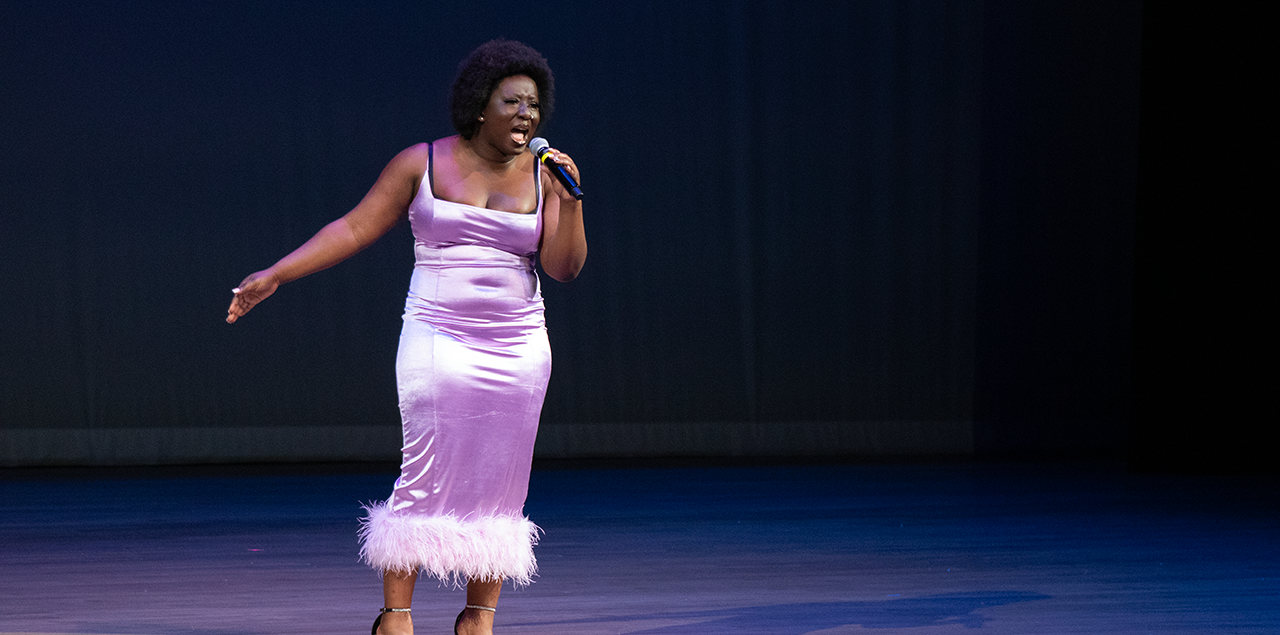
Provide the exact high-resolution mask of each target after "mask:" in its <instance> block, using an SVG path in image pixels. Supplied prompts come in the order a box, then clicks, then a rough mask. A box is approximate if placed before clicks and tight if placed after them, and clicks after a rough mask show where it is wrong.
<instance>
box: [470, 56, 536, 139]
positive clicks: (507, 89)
mask: <svg viewBox="0 0 1280 635" xmlns="http://www.w3.org/2000/svg"><path fill="white" fill-rule="evenodd" d="M481 116H482V117H483V118H484V120H483V121H482V122H481V123H480V136H481V137H482V138H483V139H484V140H485V141H486V142H488V143H490V144H493V145H494V146H495V147H497V148H498V149H501V150H503V151H504V153H505V154H518V153H520V152H523V151H524V148H525V146H527V145H528V144H529V140H530V139H533V135H534V132H535V131H536V130H537V129H538V117H539V112H538V85H537V84H536V83H534V81H533V80H532V79H530V78H529V77H528V76H527V75H512V76H511V77H508V78H506V79H504V80H502V81H501V82H499V83H498V87H497V88H495V89H494V90H493V94H492V95H489V103H488V104H487V105H486V106H485V107H484V112H483V113H481Z"/></svg>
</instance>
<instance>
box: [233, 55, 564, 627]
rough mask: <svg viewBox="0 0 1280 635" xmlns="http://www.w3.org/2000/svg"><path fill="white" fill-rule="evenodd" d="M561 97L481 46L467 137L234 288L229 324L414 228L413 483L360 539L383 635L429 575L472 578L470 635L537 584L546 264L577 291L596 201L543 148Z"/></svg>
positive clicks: (409, 418) (466, 93) (425, 147)
mask: <svg viewBox="0 0 1280 635" xmlns="http://www.w3.org/2000/svg"><path fill="white" fill-rule="evenodd" d="M554 91H555V87H554V79H553V77H552V74H551V69H550V68H549V67H548V66H547V62H546V60H545V59H544V58H543V57H542V56H541V55H540V54H538V52H537V51H534V50H533V49H531V48H529V47H527V46H525V45H523V44H520V43H518V42H510V41H503V40H495V41H493V42H489V43H487V44H485V45H483V46H481V47H480V48H478V49H476V50H475V51H473V52H472V53H471V55H469V56H468V57H467V59H465V60H463V62H462V64H460V65H459V68H458V77H457V79H455V80H454V84H453V90H452V93H451V95H450V102H451V106H452V117H453V125H454V128H456V129H457V131H458V134H457V135H455V136H452V137H448V138H444V139H440V140H437V141H435V142H433V143H429V144H425V143H424V144H418V145H415V146H413V147H410V148H408V149H406V150H404V151H403V152H401V153H400V154H398V155H396V157H395V158H394V159H392V160H391V162H390V163H389V164H387V167H386V168H385V169H384V170H383V171H382V174H381V175H380V176H379V177H378V180H377V182H376V183H374V185H373V187H372V188H371V189H370V190H369V193H368V194H367V195H365V197H364V200H362V201H360V204H359V205H357V206H356V207H355V209H352V210H351V211H350V212H348V213H347V214H346V215H345V216H343V217H342V218H340V219H338V220H336V221H334V222H332V223H330V224H328V225H326V226H325V227H324V228H323V229H321V230H320V232H319V233H317V234H316V235H315V236H314V237H312V238H311V239H310V240H309V241H307V242H306V244H304V245H302V247H299V248H298V249H297V250H295V251H294V252H293V253H291V254H289V255H288V256H286V257H285V258H283V259H282V260H280V261H279V262H277V263H276V264H274V265H272V266H271V267H270V268H268V269H266V270H264V271H259V272H257V273H254V274H252V275H250V276H249V277H247V278H245V279H244V281H243V282H241V283H240V286H239V288H237V289H235V290H234V293H235V297H234V298H233V299H232V302H231V307H230V309H229V310H228V315H227V321H228V322H235V321H236V320H237V319H238V318H239V317H241V316H243V315H244V314H245V313H247V312H248V311H249V310H250V309H252V308H253V307H254V306H255V305H257V304H258V303H259V302H261V301H263V300H264V299H266V298H267V297H268V296H270V295H271V294H272V293H274V292H275V290H276V288H277V287H279V285H281V284H284V283H286V282H290V281H292V280H297V279H298V278H301V277H303V276H305V275H308V274H310V273H314V272H316V271H320V270H321V269H324V268H326V267H330V266H333V265H335V264H337V263H339V262H341V261H342V260H345V259H346V258H349V257H351V256H352V255H354V254H355V253H357V252H359V251H360V250H361V249H364V248H365V247H368V246H369V245H370V244H372V243H373V242H374V241H376V240H377V239H378V238H379V237H381V236H382V235H383V234H385V233H386V232H387V231H388V230H389V229H390V228H391V227H392V226H393V225H395V224H396V223H397V222H398V221H399V220H400V219H402V218H405V217H406V216H407V217H408V219H409V222H410V225H411V226H412V228H413V235H414V253H415V264H414V271H413V277H412V280H411V282H410V285H409V296H408V299H407V300H406V302H405V314H404V327H403V330H402V331H401V334H400V348H399V352H398V354H397V357H396V383H397V387H398V390H399V395H400V413H401V418H402V422H403V425H404V448H403V455H402V457H403V458H402V463H401V474H400V478H399V479H398V480H397V481H396V484H395V489H394V491H393V492H392V494H391V497H390V498H389V499H388V500H387V501H386V502H384V503H378V504H375V505H372V506H371V507H369V508H367V509H368V517H367V518H365V519H363V521H362V523H363V527H362V529H361V538H362V542H363V545H362V547H361V556H362V557H363V559H364V560H365V561H366V562H367V563H368V564H369V565H370V566H372V567H374V568H376V569H378V570H380V571H381V572H382V573H383V595H384V600H385V606H384V607H383V609H382V612H381V613H380V614H379V615H378V619H377V620H376V621H375V622H374V625H373V632H374V634H375V635H377V634H379V633H381V634H382V635H393V634H400V633H412V632H413V624H412V620H411V618H410V614H409V607H410V602H411V600H412V597H413V586H414V582H415V581H416V580H417V577H418V573H419V571H424V572H426V573H427V574H428V575H430V576H433V577H436V578H438V579H440V580H442V581H448V582H452V583H453V584H455V585H461V583H462V582H463V581H465V583H466V589H467V603H466V604H467V606H466V608H465V609H463V611H462V613H460V614H459V615H458V618H457V620H456V621H455V623H454V631H455V632H456V633H459V634H461V635H466V634H472V633H492V629H493V616H494V611H495V608H496V606H497V600H498V595H499V593H500V591H501V588H502V581H503V580H504V579H510V580H511V581H512V583H513V584H515V585H523V584H527V583H528V582H529V580H530V577H531V576H532V575H533V574H534V572H535V570H536V566H537V565H536V562H535V561H534V558H533V544H534V543H535V542H536V541H537V535H538V532H539V531H540V530H539V529H538V527H537V526H536V525H534V524H533V523H532V522H530V521H529V520H528V519H527V518H525V517H524V515H523V506H524V500H525V494H526V492H527V490H528V482H529V466H530V461H531V458H532V454H533V442H534V437H535V435H536V432H537V425H538V416H539V413H540V411H541V409H542V401H543V396H544V393H545V390H546V386H547V379H548V378H549V377H550V372H551V351H550V347H549V345H548V343H547V336H546V329H545V326H544V322H543V311H542V297H541V293H540V291H539V283H538V277H537V274H536V273H535V271H534V260H535V259H537V260H540V261H541V262H542V268H543V270H544V271H545V272H546V273H547V274H548V275H550V276H551V277H553V278H555V279H556V280H560V281H562V282H567V281H569V280H572V279H573V278H575V277H576V276H577V275H578V272H579V271H580V270H581V269H582V264H583V261H584V260H585V259H586V255H587V243H586V236H585V234H584V232H583V226H582V204H581V202H580V201H578V200H575V199H574V197H573V196H572V194H570V193H569V192H566V191H565V188H564V187H563V186H562V185H561V184H560V183H559V182H558V181H557V180H556V179H554V178H552V177H551V175H550V173H549V171H548V170H547V169H546V168H545V167H543V166H541V165H540V164H539V162H538V160H537V159H536V157H534V156H533V153H531V152H527V151H526V149H527V145H528V143H529V141H530V140H531V139H533V137H534V133H535V132H536V131H537V129H538V126H539V124H541V123H543V122H545V121H546V120H547V118H548V117H549V116H550V114H551V109H552V105H553V99H554ZM548 160H550V161H554V162H556V163H558V164H560V165H561V166H563V167H564V168H565V169H566V170H567V171H568V172H569V173H570V174H571V175H572V176H573V177H574V178H575V179H576V178H578V177H579V173H578V168H577V166H576V165H575V164H574V162H573V159H571V158H569V156H568V155H565V154H563V153H561V152H559V151H556V150H554V149H552V150H551V151H550V152H549V156H548ZM579 182H581V181H579Z"/></svg>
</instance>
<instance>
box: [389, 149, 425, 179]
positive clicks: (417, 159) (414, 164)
mask: <svg viewBox="0 0 1280 635" xmlns="http://www.w3.org/2000/svg"><path fill="white" fill-rule="evenodd" d="M387 167H388V168H390V169H391V170H393V171H395V172H404V173H406V174H407V175H412V176H415V177H416V176H418V175H421V174H422V172H423V171H424V170H426V169H427V144H426V143H415V144H413V145H411V146H409V147H407V148H405V149H404V150H401V151H400V153H399V154H397V155H396V156H395V157H394V158H392V159H391V163H389V164H387Z"/></svg>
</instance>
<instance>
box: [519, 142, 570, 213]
mask: <svg viewBox="0 0 1280 635" xmlns="http://www.w3.org/2000/svg"><path fill="white" fill-rule="evenodd" d="M529 149H530V150H533V154H534V155H535V156H537V157H538V161H540V162H542V163H544V164H546V166H547V167H548V168H551V173H552V174H554V175H556V179H557V180H558V181H560V184H561V185H563V186H564V189H566V190H569V193H570V194H572V195H573V197H574V198H576V199H578V200H579V201H581V200H582V188H580V187H578V182H577V181H574V180H573V177H572V176H569V171H568V170H565V169H564V168H563V167H562V166H561V165H560V164H559V163H556V162H555V161H552V162H550V163H547V151H548V150H550V149H551V144H549V143H547V140H546V139H543V138H542V137H534V138H533V141H530V142H529Z"/></svg>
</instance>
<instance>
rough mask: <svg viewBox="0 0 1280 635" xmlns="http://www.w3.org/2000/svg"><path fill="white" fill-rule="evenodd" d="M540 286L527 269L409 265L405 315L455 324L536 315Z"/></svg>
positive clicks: (520, 319) (539, 317)
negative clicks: (411, 267)
mask: <svg viewBox="0 0 1280 635" xmlns="http://www.w3.org/2000/svg"><path fill="white" fill-rule="evenodd" d="M542 311H543V307H542V290H541V288H540V285H539V283H538V276H537V274H535V273H534V272H533V270H532V269H528V270H525V269H516V268H509V267H449V268H433V267H414V270H413V276H412V277H411V278H410V280H409V295H408V297H407V298H406V299H405V315H406V316H410V315H414V316H418V317H421V318H423V319H426V320H427V321H454V322H459V323H468V324H474V323H482V322H526V321H528V320H534V321H536V322H539V323H540V322H541V320H542Z"/></svg>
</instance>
